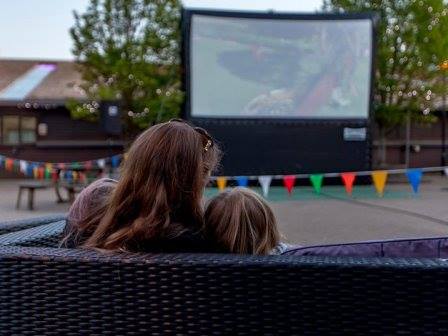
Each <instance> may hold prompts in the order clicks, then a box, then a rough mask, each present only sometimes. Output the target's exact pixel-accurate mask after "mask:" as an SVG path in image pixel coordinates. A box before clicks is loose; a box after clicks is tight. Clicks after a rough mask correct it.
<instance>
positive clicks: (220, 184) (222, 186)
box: [216, 176, 227, 191]
mask: <svg viewBox="0 0 448 336" xmlns="http://www.w3.org/2000/svg"><path fill="white" fill-rule="evenodd" d="M216 184H217V185H218V189H219V191H223V190H224V189H225V188H226V185H227V179H226V178H225V177H224V176H219V177H217V178H216Z"/></svg>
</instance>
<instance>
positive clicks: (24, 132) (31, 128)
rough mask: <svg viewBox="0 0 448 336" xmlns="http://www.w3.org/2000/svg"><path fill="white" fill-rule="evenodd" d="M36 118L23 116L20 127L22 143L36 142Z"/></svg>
mask: <svg viewBox="0 0 448 336" xmlns="http://www.w3.org/2000/svg"><path fill="white" fill-rule="evenodd" d="M36 124H37V121H36V118H34V117H22V124H21V128H20V137H21V139H22V143H24V144H29V143H35V142H36V127H37V126H36Z"/></svg>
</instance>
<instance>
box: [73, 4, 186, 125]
mask: <svg viewBox="0 0 448 336" xmlns="http://www.w3.org/2000/svg"><path fill="white" fill-rule="evenodd" d="M74 17H75V25H74V26H73V27H72V29H71V30H70V34H71V36H72V39H73V42H74V48H73V53H74V55H75V57H76V60H77V62H78V64H79V66H80V71H81V74H82V78H83V80H84V84H83V85H82V88H81V89H83V90H84V92H85V93H86V95H87V96H88V97H89V99H90V100H91V103H89V104H75V103H73V102H71V103H70V102H69V103H68V106H69V108H70V110H71V111H72V115H73V116H74V117H76V118H83V119H85V118H87V119H89V120H92V119H94V118H95V115H97V108H96V107H95V106H96V104H97V102H99V101H101V100H117V101H120V102H121V108H122V111H123V113H122V117H123V120H124V122H125V125H126V126H127V131H128V133H131V134H132V133H134V132H136V131H138V129H140V128H145V127H147V125H148V124H151V123H153V122H158V121H162V120H165V119H168V118H171V117H173V116H176V115H178V114H179V111H180V105H181V102H182V92H181V90H180V60H179V55H180V51H179V40H180V25H179V20H180V4H179V1H178V0H91V1H90V5H89V6H88V8H87V10H86V12H85V13H82V14H80V13H77V12H74Z"/></svg>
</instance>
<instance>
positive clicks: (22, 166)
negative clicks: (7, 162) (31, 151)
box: [19, 160, 28, 174]
mask: <svg viewBox="0 0 448 336" xmlns="http://www.w3.org/2000/svg"><path fill="white" fill-rule="evenodd" d="M19 166H20V172H21V173H23V174H26V169H27V167H28V164H27V163H26V161H24V160H20V162H19Z"/></svg>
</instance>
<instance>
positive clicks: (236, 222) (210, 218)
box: [205, 187, 280, 254]
mask: <svg viewBox="0 0 448 336" xmlns="http://www.w3.org/2000/svg"><path fill="white" fill-rule="evenodd" d="M205 231H206V233H207V235H208V236H209V237H210V238H211V239H213V240H214V241H216V242H217V243H218V244H219V246H220V247H221V248H222V249H223V250H224V251H226V252H230V253H238V254H269V253H270V252H271V251H272V250H273V249H274V248H275V247H276V246H277V245H278V243H279V240H280V234H279V232H278V229H277V223H276V221H275V217H274V214H273V212H272V210H271V208H270V207H269V205H268V204H267V203H266V201H265V200H264V199H263V198H262V197H261V196H259V195H258V194H257V193H256V192H254V191H252V190H250V189H247V188H240V187H238V188H233V189H230V190H228V191H224V192H222V193H220V194H219V195H218V196H216V197H214V198H213V199H212V200H211V201H210V202H209V204H208V206H207V209H206V211H205Z"/></svg>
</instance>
